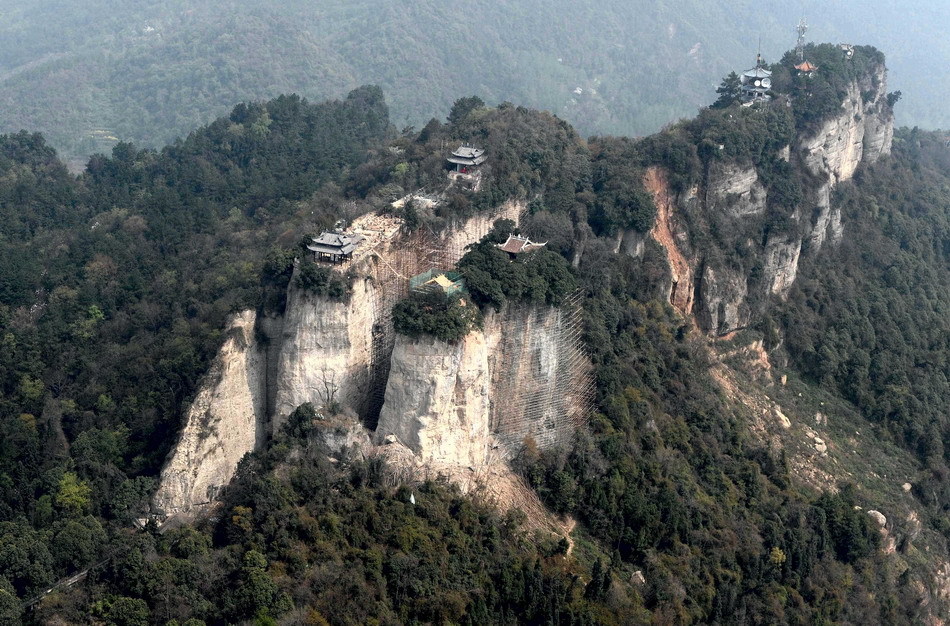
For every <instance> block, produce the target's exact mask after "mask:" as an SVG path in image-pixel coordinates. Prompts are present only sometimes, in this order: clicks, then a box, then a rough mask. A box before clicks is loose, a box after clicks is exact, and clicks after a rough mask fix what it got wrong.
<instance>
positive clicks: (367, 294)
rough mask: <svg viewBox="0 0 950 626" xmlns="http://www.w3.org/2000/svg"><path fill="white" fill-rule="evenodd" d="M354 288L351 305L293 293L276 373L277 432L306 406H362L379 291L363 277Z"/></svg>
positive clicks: (291, 293)
mask: <svg viewBox="0 0 950 626" xmlns="http://www.w3.org/2000/svg"><path fill="white" fill-rule="evenodd" d="M293 282H294V281H293V280H291V285H293ZM352 289H353V291H352V294H351V296H350V298H349V300H348V301H338V300H333V299H330V298H328V297H326V296H315V295H312V294H309V293H307V292H306V291H304V290H301V289H296V288H294V287H291V288H290V290H289V291H288V294H287V307H286V313H285V315H284V320H283V324H282V332H281V335H280V349H279V352H278V355H277V366H276V373H275V378H276V380H275V386H276V398H275V411H274V422H273V429H274V431H275V432H276V430H277V429H278V428H279V427H280V425H281V424H282V423H283V421H284V420H285V419H286V417H287V416H288V415H290V413H292V412H293V410H294V409H296V408H297V407H298V406H300V405H301V404H304V403H305V402H311V403H313V404H314V405H315V406H324V405H327V404H330V403H332V402H337V403H339V404H340V405H342V406H347V407H352V408H354V409H355V410H356V411H357V412H359V410H360V409H361V408H362V405H363V399H364V398H366V397H367V396H368V395H369V386H370V384H371V382H372V378H371V374H372V372H371V363H372V341H373V326H374V324H375V323H376V317H377V307H376V298H377V293H376V287H375V283H374V281H373V280H372V279H371V278H370V277H365V278H358V279H357V280H356V281H355V283H354V284H353V287H352Z"/></svg>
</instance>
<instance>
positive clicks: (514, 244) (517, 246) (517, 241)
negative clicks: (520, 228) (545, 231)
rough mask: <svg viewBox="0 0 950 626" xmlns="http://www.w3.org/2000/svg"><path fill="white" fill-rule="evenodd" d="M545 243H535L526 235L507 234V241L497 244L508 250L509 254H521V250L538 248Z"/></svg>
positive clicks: (526, 250) (527, 250)
mask: <svg viewBox="0 0 950 626" xmlns="http://www.w3.org/2000/svg"><path fill="white" fill-rule="evenodd" d="M546 245H547V242H546V241H545V242H544V243H535V242H533V241H531V240H530V239H528V238H527V237H516V236H514V235H508V241H506V242H505V243H500V244H498V247H499V248H501V249H502V250H504V251H505V252H508V253H509V254H521V253H522V252H531V251H532V250H538V249H540V248H543V247H544V246H546Z"/></svg>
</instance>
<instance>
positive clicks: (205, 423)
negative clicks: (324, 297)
mask: <svg viewBox="0 0 950 626" xmlns="http://www.w3.org/2000/svg"><path fill="white" fill-rule="evenodd" d="M255 319H256V316H255V314H254V312H253V311H245V312H243V313H240V314H238V315H237V316H235V318H234V319H233V321H232V322H231V324H230V326H229V329H228V339H227V340H226V341H225V342H224V345H223V346H222V347H221V350H220V352H219V354H218V356H217V358H216V359H215V361H214V364H213V365H212V367H211V371H210V372H208V374H207V375H206V378H205V381H204V383H203V384H202V385H201V388H200V390H199V391H198V394H197V396H196V397H195V399H194V401H193V402H192V403H191V406H190V407H189V408H188V411H187V417H186V421H185V427H184V430H183V431H182V433H181V438H180V440H179V442H178V444H177V445H176V446H175V451H174V453H173V455H172V457H171V459H170V460H169V462H168V465H167V466H166V467H165V469H164V470H163V471H162V475H161V483H160V486H159V489H158V492H157V493H156V494H155V500H154V505H155V508H156V509H157V510H158V511H161V512H163V513H164V514H166V515H171V514H178V513H187V512H190V511H193V510H195V509H200V508H201V507H202V506H205V505H208V504H209V503H211V502H213V500H214V499H215V497H216V496H217V494H218V493H219V492H220V490H221V489H222V488H223V487H224V486H225V485H227V484H228V482H230V480H231V478H232V477H233V476H234V472H235V470H236V469H237V465H238V463H239V462H240V460H241V459H242V458H243V457H244V455H245V454H247V453H248V452H250V451H252V450H254V449H255V448H256V447H257V446H258V445H260V444H261V443H263V441H264V436H265V432H264V431H265V424H266V410H265V408H266V407H265V405H266V395H267V392H266V355H265V352H264V351H262V350H260V349H259V348H258V346H257V345H256V342H255V339H254V323H255Z"/></svg>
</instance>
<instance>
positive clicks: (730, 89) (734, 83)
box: [712, 72, 742, 109]
mask: <svg viewBox="0 0 950 626" xmlns="http://www.w3.org/2000/svg"><path fill="white" fill-rule="evenodd" d="M716 93H718V94H719V99H718V100H716V101H715V102H714V103H713V105H712V108H714V109H725V108H728V107H730V106H732V105H733V104H735V103H736V102H738V101H739V98H741V97H742V81H741V80H739V75H738V74H736V73H735V72H729V74H728V75H727V76H726V77H725V78H723V79H722V82H721V83H720V84H719V87H717V88H716Z"/></svg>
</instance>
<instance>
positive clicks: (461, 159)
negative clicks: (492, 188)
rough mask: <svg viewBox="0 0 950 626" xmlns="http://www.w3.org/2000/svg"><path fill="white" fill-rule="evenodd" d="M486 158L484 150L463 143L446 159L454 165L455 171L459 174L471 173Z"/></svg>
mask: <svg viewBox="0 0 950 626" xmlns="http://www.w3.org/2000/svg"><path fill="white" fill-rule="evenodd" d="M487 158H488V157H486V156H485V151H484V150H482V149H481V148H476V147H475V146H466V145H464V144H463V145H461V146H459V147H458V149H457V150H456V151H455V152H453V153H452V156H450V157H449V158H448V161H449V163H451V164H453V165H454V166H455V171H456V172H458V173H460V174H472V173H474V172H475V170H476V169H477V168H478V166H479V165H481V164H482V163H484V162H485V160H486V159H487Z"/></svg>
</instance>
